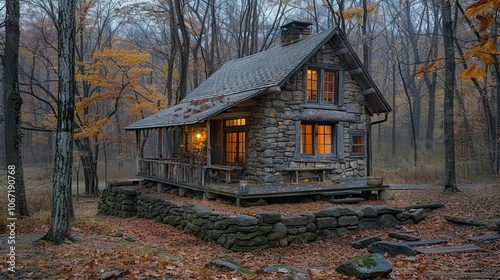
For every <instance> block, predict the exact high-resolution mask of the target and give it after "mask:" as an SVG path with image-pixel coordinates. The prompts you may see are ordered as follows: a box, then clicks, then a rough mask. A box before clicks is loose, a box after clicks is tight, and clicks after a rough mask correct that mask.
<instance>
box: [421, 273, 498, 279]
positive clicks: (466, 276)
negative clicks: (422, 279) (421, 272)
mask: <svg viewBox="0 0 500 280" xmlns="http://www.w3.org/2000/svg"><path fill="white" fill-rule="evenodd" d="M425 276H426V277H450V278H458V279H494V278H495V276H491V275H484V274H482V273H479V272H429V273H427V274H425Z"/></svg>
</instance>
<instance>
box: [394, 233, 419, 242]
mask: <svg viewBox="0 0 500 280" xmlns="http://www.w3.org/2000/svg"><path fill="white" fill-rule="evenodd" d="M388 234H389V236H390V237H392V238H396V239H399V240H404V241H419V240H420V237H418V236H416V235H411V234H408V233H404V232H389V233H388Z"/></svg>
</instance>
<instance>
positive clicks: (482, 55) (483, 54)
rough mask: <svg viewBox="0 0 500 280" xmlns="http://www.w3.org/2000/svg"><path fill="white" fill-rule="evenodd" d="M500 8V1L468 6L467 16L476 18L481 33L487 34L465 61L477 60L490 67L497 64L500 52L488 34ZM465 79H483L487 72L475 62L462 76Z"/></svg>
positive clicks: (482, 1)
mask: <svg viewBox="0 0 500 280" xmlns="http://www.w3.org/2000/svg"><path fill="white" fill-rule="evenodd" d="M499 6H500V0H477V1H475V2H473V3H471V4H470V5H469V6H467V8H466V10H465V16H466V17H468V18H469V19H471V18H474V17H475V18H476V19H477V20H478V21H479V26H477V28H478V30H479V32H480V33H483V32H485V33H484V34H482V35H481V38H480V39H479V44H478V45H477V46H476V47H475V48H473V49H471V50H469V51H467V52H466V53H465V55H464V56H465V59H466V60H469V59H471V58H473V57H474V58H477V59H478V60H479V61H482V62H484V64H485V65H490V64H492V63H493V62H495V56H496V55H499V54H500V52H499V51H498V50H497V47H496V46H495V43H494V42H493V40H491V39H490V38H489V35H488V33H487V32H486V31H487V29H488V27H489V26H490V24H491V22H492V21H493V18H494V16H495V14H494V11H496V10H497V9H498V7H499ZM461 76H462V78H465V79H471V78H475V79H478V80H480V79H482V78H484V77H485V76H486V72H485V71H484V70H483V69H481V68H480V67H479V66H478V64H477V61H474V62H473V63H472V64H471V65H470V66H469V67H468V68H467V69H465V70H464V71H463V72H462V74H461Z"/></svg>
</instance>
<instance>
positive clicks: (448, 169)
mask: <svg viewBox="0 0 500 280" xmlns="http://www.w3.org/2000/svg"><path fill="white" fill-rule="evenodd" d="M441 5H442V8H441V9H442V23H443V40H444V60H445V71H444V145H445V166H444V169H445V172H444V173H445V174H444V191H446V192H457V191H459V189H458V187H457V183H456V173H455V129H454V119H453V103H454V96H455V47H454V31H453V21H452V19H451V1H449V0H442V3H441Z"/></svg>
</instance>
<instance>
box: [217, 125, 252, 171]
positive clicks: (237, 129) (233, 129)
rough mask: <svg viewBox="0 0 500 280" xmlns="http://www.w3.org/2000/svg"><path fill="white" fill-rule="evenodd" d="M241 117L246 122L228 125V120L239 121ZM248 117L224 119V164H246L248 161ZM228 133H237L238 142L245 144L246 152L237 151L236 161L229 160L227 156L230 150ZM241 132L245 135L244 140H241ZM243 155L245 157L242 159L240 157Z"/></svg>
mask: <svg viewBox="0 0 500 280" xmlns="http://www.w3.org/2000/svg"><path fill="white" fill-rule="evenodd" d="M240 119H243V120H244V124H242V125H238V124H236V125H227V121H237V120H240ZM246 122H247V119H246V118H227V119H223V122H222V131H223V141H224V144H223V149H224V157H223V160H224V164H228V165H240V164H245V163H246V162H247V146H248V144H247V139H248V131H247V130H248V129H247V124H246ZM228 133H236V138H237V143H238V144H243V145H244V152H240V151H236V152H235V153H236V159H237V160H236V161H227V157H228V151H227V144H228V143H227V134H228ZM240 133H243V137H244V139H243V140H242V141H240V139H239V138H240ZM241 155H242V156H243V157H244V159H243V160H242V161H241V160H240V158H241Z"/></svg>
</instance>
